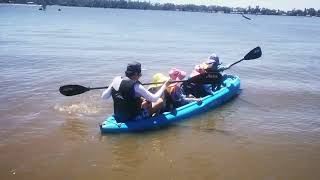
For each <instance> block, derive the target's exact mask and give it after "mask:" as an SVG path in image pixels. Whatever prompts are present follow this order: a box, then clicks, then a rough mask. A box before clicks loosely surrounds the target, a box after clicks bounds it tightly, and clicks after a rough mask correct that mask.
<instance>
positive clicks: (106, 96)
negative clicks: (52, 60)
mask: <svg viewBox="0 0 320 180" xmlns="http://www.w3.org/2000/svg"><path fill="white" fill-rule="evenodd" d="M121 81H122V79H121V77H120V76H117V77H115V78H114V79H113V81H112V83H111V84H110V85H109V87H108V88H107V89H106V90H105V91H103V93H102V95H101V98H102V99H105V100H107V99H109V98H110V97H111V90H112V87H114V88H115V89H116V90H118V89H119V87H120V83H121Z"/></svg>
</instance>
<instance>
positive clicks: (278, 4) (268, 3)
mask: <svg viewBox="0 0 320 180" xmlns="http://www.w3.org/2000/svg"><path fill="white" fill-rule="evenodd" d="M150 1H151V2H159V3H167V2H169V3H174V4H197V5H200V4H203V5H220V6H229V7H248V6H249V5H251V6H253V7H255V6H257V5H258V6H260V7H265V8H270V9H282V10H291V9H293V8H296V9H304V8H311V7H313V8H315V9H320V0H298V1H297V0H227V1H226V0H150Z"/></svg>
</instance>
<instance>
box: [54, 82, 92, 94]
mask: <svg viewBox="0 0 320 180" xmlns="http://www.w3.org/2000/svg"><path fill="white" fill-rule="evenodd" d="M89 90H90V89H89V88H87V87H83V86H80V85H65V86H61V87H60V88H59V91H60V93H61V94H63V95H65V96H74V95H77V94H82V93H84V92H87V91H89Z"/></svg>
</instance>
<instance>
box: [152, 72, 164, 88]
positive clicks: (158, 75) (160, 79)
mask: <svg viewBox="0 0 320 180" xmlns="http://www.w3.org/2000/svg"><path fill="white" fill-rule="evenodd" d="M168 79H169V77H167V76H165V75H163V74H162V73H156V74H155V75H153V76H152V83H158V82H166V81H167V80H168ZM162 85H163V84H151V85H150V86H149V87H148V89H151V88H157V87H161V86H162Z"/></svg>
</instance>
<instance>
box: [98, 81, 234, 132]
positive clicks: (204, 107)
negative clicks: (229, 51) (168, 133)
mask: <svg viewBox="0 0 320 180" xmlns="http://www.w3.org/2000/svg"><path fill="white" fill-rule="evenodd" d="M239 90H240V78H239V77H237V76H231V75H228V76H227V78H226V79H225V80H224V86H223V87H222V88H221V89H220V90H218V91H216V92H215V93H214V94H213V95H208V96H206V97H204V98H202V103H201V104H200V103H197V102H192V103H189V104H187V105H184V106H181V107H179V108H177V109H176V110H174V111H173V112H164V113H162V114H161V115H158V116H155V117H150V118H147V119H140V120H135V121H130V122H126V123H118V122H117V121H116V120H115V118H114V116H110V117H107V119H106V120H105V121H104V122H103V123H101V124H100V130H101V133H119V132H136V131H144V130H149V129H155V128H160V127H163V126H168V125H169V124H171V123H174V122H178V121H181V120H184V119H187V118H189V117H192V116H195V115H197V114H201V113H203V112H206V111H209V110H212V109H214V108H216V107H218V106H220V105H222V104H224V103H225V102H227V101H229V100H230V99H231V98H232V97H234V96H236V95H237V94H238V93H239Z"/></svg>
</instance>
